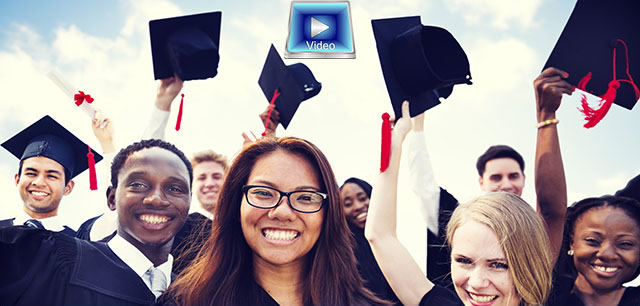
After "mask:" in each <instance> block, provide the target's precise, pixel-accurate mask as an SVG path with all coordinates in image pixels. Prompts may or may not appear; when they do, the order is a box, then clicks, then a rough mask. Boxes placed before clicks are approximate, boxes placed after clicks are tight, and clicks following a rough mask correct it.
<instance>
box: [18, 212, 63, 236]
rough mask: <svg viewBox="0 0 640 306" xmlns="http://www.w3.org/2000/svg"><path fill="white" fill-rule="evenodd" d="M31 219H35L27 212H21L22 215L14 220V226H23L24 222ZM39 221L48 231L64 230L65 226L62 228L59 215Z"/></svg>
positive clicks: (19, 214)
mask: <svg viewBox="0 0 640 306" xmlns="http://www.w3.org/2000/svg"><path fill="white" fill-rule="evenodd" d="M31 219H33V218H32V217H31V216H29V215H28V214H27V213H26V212H24V211H20V213H18V215H17V216H16V219H15V220H13V225H23V224H24V222H26V221H27V220H31ZM37 220H38V221H40V223H42V226H44V228H45V229H48V230H50V231H54V232H59V231H62V230H64V226H62V221H61V218H60V216H59V215H55V216H52V217H48V218H44V219H37Z"/></svg>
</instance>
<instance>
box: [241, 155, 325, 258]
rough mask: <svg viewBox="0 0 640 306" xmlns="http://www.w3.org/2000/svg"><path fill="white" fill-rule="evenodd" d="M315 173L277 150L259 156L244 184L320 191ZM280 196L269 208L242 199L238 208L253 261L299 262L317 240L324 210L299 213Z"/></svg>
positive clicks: (298, 159)
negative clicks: (274, 204)
mask: <svg viewBox="0 0 640 306" xmlns="http://www.w3.org/2000/svg"><path fill="white" fill-rule="evenodd" d="M320 182H321V180H320V177H319V174H318V171H317V170H316V169H315V167H313V165H312V164H311V163H309V162H308V161H307V160H306V159H304V158H303V157H301V156H299V155H296V154H292V153H289V152H286V151H283V150H277V151H274V152H272V153H269V154H267V155H264V156H262V157H260V158H259V159H258V160H257V161H256V163H255V165H254V166H253V169H252V171H251V174H250V175H249V179H248V180H247V185H262V186H267V187H272V188H276V189H278V190H280V191H283V192H292V191H300V190H305V191H315V192H321V191H322V190H321V183H320ZM288 200H289V199H288V198H287V197H283V198H282V199H281V201H280V203H279V205H278V206H276V207H274V208H270V209H263V208H257V207H253V206H251V205H249V203H248V202H247V198H246V196H245V197H243V198H242V204H241V206H240V221H241V226H242V232H243V234H244V237H245V240H246V241H247V244H248V245H249V247H251V249H252V250H253V253H254V258H255V260H261V261H264V262H266V263H268V264H271V265H287V264H291V263H302V262H303V260H304V259H305V258H306V255H307V254H308V253H309V251H310V250H311V249H312V248H313V246H314V245H315V244H316V241H318V237H320V233H321V231H322V222H323V219H324V208H322V209H321V210H320V211H318V212H315V213H302V212H298V211H295V210H293V208H291V206H289V203H288Z"/></svg>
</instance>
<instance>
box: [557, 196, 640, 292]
mask: <svg viewBox="0 0 640 306" xmlns="http://www.w3.org/2000/svg"><path fill="white" fill-rule="evenodd" d="M601 207H613V208H617V209H621V210H622V211H624V212H625V213H626V214H627V215H628V216H629V217H631V219H633V220H634V221H635V222H636V225H637V226H640V202H638V201H636V200H635V199H632V198H627V197H620V196H612V195H605V196H602V197H597V198H586V199H583V200H580V201H578V202H576V203H573V204H572V205H571V206H569V207H568V208H567V217H566V221H565V226H564V239H563V243H562V250H561V251H560V252H561V253H560V254H561V255H562V254H566V252H567V251H568V250H569V249H570V244H571V241H573V234H574V231H575V227H576V223H577V222H578V220H580V218H581V217H582V215H584V213H586V212H587V211H589V210H591V209H594V208H601ZM638 238H640V237H638ZM569 266H570V267H571V268H572V269H571V270H570V271H571V272H573V273H575V267H573V262H572V261H571V264H569ZM638 274H640V267H638V270H636V272H635V273H634V276H633V277H632V278H631V279H629V280H627V281H630V280H632V279H635V278H636V277H637V276H638Z"/></svg>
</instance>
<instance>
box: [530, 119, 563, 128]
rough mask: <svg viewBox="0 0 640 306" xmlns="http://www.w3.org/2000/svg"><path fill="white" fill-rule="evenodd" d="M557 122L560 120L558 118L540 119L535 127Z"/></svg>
mask: <svg viewBox="0 0 640 306" xmlns="http://www.w3.org/2000/svg"><path fill="white" fill-rule="evenodd" d="M558 122H560V120H558V119H549V120H545V121H540V122H538V124H537V125H536V127H537V128H543V127H545V126H547V125H551V124H558Z"/></svg>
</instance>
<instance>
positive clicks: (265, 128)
mask: <svg viewBox="0 0 640 306" xmlns="http://www.w3.org/2000/svg"><path fill="white" fill-rule="evenodd" d="M279 96H280V93H279V92H278V89H277V88H276V91H274V92H273V97H271V101H270V102H269V105H273V104H274V103H275V102H276V99H277V98H278V97H279ZM272 111H273V107H272V108H270V109H269V113H267V120H266V121H265V122H264V132H262V137H264V136H267V130H268V128H269V120H270V119H271V112H272Z"/></svg>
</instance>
